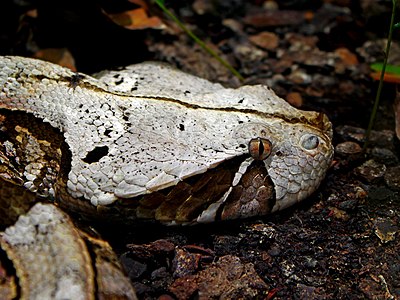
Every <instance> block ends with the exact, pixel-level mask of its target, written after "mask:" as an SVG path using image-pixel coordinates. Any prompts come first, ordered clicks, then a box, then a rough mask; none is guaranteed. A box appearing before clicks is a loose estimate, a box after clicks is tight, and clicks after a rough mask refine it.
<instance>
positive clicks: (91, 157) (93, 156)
mask: <svg viewBox="0 0 400 300" xmlns="http://www.w3.org/2000/svg"><path fill="white" fill-rule="evenodd" d="M107 154H108V147H107V146H101V147H96V148H94V149H93V150H92V151H90V152H89V153H88V154H87V155H86V157H85V158H84V159H83V161H84V162H85V163H88V164H91V163H94V162H98V161H99V160H100V159H101V158H102V157H104V156H106V155H107Z"/></svg>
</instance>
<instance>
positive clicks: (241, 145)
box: [239, 144, 247, 148]
mask: <svg viewBox="0 0 400 300" xmlns="http://www.w3.org/2000/svg"><path fill="white" fill-rule="evenodd" d="M239 147H240V148H247V146H246V145H245V144H240V145H239Z"/></svg>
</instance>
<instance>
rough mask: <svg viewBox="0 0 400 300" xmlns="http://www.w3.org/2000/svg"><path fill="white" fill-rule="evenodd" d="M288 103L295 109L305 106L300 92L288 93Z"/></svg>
mask: <svg viewBox="0 0 400 300" xmlns="http://www.w3.org/2000/svg"><path fill="white" fill-rule="evenodd" d="M286 101H287V102H289V103H290V104H291V105H293V106H294V107H301V106H302V105H303V97H301V94H300V93H298V92H291V93H288V94H287V96H286Z"/></svg>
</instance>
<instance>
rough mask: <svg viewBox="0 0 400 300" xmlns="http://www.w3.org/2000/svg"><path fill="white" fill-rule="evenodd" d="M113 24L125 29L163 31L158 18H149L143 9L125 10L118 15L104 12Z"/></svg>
mask: <svg viewBox="0 0 400 300" xmlns="http://www.w3.org/2000/svg"><path fill="white" fill-rule="evenodd" d="M104 14H106V15H107V16H108V17H109V18H110V19H111V20H112V21H113V22H114V23H115V24H117V25H119V26H122V27H124V28H126V29H130V30H137V29H146V28H153V29H164V28H165V25H164V23H163V22H162V21H161V19H160V18H158V17H149V16H148V14H147V12H146V10H145V9H144V8H137V9H132V10H127V11H124V12H122V13H118V14H108V13H106V12H104Z"/></svg>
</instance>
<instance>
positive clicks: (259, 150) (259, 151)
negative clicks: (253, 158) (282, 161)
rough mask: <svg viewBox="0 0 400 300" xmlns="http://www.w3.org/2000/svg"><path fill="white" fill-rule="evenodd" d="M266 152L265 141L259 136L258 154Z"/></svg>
mask: <svg viewBox="0 0 400 300" xmlns="http://www.w3.org/2000/svg"><path fill="white" fill-rule="evenodd" d="M263 153H264V143H263V142H262V140H261V138H258V155H259V156H260V157H261V156H262V155H263Z"/></svg>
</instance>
